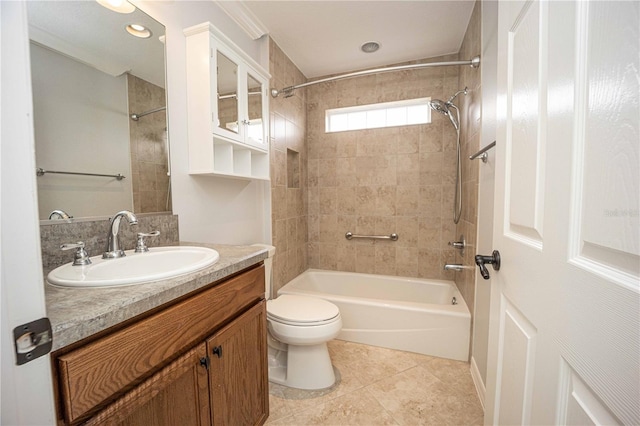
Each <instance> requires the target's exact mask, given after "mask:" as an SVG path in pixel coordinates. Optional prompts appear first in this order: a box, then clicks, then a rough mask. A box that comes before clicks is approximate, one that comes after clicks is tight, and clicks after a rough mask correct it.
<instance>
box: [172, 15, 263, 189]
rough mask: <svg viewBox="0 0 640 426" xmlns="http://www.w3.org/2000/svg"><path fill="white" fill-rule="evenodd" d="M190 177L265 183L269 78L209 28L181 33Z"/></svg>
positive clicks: (206, 25) (195, 27) (256, 64)
mask: <svg viewBox="0 0 640 426" xmlns="http://www.w3.org/2000/svg"><path fill="white" fill-rule="evenodd" d="M184 34H185V36H186V52H187V61H186V63H187V107H188V127H189V173H190V174H197V175H219V176H228V177H237V178H247V179H262V180H269V134H268V131H269V125H268V124H269V123H268V120H269V110H268V99H269V98H268V96H267V91H268V81H269V74H268V72H266V71H265V70H264V69H263V68H262V67H261V66H260V65H259V64H258V63H257V62H255V61H254V60H253V59H252V58H251V57H249V56H248V55H246V54H245V53H244V52H243V51H242V50H241V49H240V48H238V47H237V46H236V45H235V44H234V43H233V42H232V41H231V40H229V39H228V38H227V37H226V36H225V35H224V34H222V33H221V32H220V31H218V30H217V29H216V28H215V27H214V26H213V25H211V23H209V22H205V23H203V24H200V25H196V26H193V27H189V28H187V29H185V30H184Z"/></svg>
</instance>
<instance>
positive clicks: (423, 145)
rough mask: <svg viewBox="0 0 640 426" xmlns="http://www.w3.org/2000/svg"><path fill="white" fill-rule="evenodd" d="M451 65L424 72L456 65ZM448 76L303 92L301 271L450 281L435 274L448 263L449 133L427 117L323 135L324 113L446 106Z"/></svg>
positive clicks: (444, 72)
mask: <svg viewBox="0 0 640 426" xmlns="http://www.w3.org/2000/svg"><path fill="white" fill-rule="evenodd" d="M455 59H457V55H455V56H453V55H452V56H443V57H437V58H429V59H428V60H425V61H426V62H436V61H443V60H444V61H446V60H455ZM458 74H459V70H458V68H457V67H434V68H426V69H422V70H412V71H403V72H395V73H387V74H379V75H374V76H367V77H359V78H354V79H346V80H340V81H335V82H330V83H323V84H319V85H315V86H310V87H308V88H307V89H306V92H307V93H306V94H307V144H308V155H309V157H308V158H309V160H308V161H309V162H308V168H309V171H308V173H309V182H308V183H309V266H310V267H313V268H321V269H331V270H342V271H356V272H364V273H375V274H388V275H400V276H409V277H424V278H447V279H453V274H452V273H451V272H446V271H444V270H443V265H444V263H446V262H448V261H452V260H453V256H454V253H453V252H452V251H451V250H450V249H449V248H448V246H447V242H448V241H451V240H453V239H454V238H455V234H456V229H455V226H454V224H453V220H452V219H451V217H452V203H453V190H454V183H455V163H454V162H455V140H456V133H455V130H454V128H453V126H452V125H451V124H450V122H449V120H448V119H447V118H446V117H444V116H443V115H440V114H436V113H434V114H433V115H432V123H430V124H425V125H414V126H406V127H393V128H386V129H371V130H360V131H349V132H339V133H329V134H327V133H325V131H324V126H325V110H326V109H329V108H336V107H348V106H354V105H362V104H369V103H376V102H388V101H397V100H402V99H411V98H418V97H431V98H438V99H445V100H446V99H448V97H449V96H451V94H452V93H454V92H455V91H457V90H458V84H459V75H458ZM347 231H351V232H354V233H357V234H377V235H381V234H387V235H388V234H390V233H393V232H395V233H397V234H398V235H399V240H398V241H397V242H391V241H371V240H352V241H347V240H346V239H345V237H344V234H345V232H347Z"/></svg>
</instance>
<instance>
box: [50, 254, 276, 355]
mask: <svg viewBox="0 0 640 426" xmlns="http://www.w3.org/2000/svg"><path fill="white" fill-rule="evenodd" d="M181 245H194V246H195V245H197V246H204V247H210V248H213V249H215V250H217V251H218V253H220V259H219V260H218V261H217V262H216V263H215V264H213V265H212V266H209V267H207V268H205V269H201V270H199V271H196V272H194V273H191V274H186V275H182V276H179V277H175V278H171V279H166V280H158V281H154V282H150V283H145V284H136V285H130V286H120V287H109V288H62V287H54V286H52V285H50V284H48V283H45V297H46V303H47V316H48V317H49V320H51V327H52V329H53V350H54V351H55V350H57V349H60V348H63V347H65V346H67V345H70V344H71V343H75V342H77V341H80V340H82V339H84V338H86V337H89V336H91V335H93V334H95V333H98V332H100V331H102V330H105V329H107V328H109V327H111V326H114V325H116V324H119V323H121V322H123V321H126V320H128V319H130V318H133V317H135V316H137V315H139V314H142V313H144V312H146V311H148V310H150V309H153V308H155V307H158V306H160V305H163V304H165V303H167V302H170V301H171V300H173V299H175V298H177V297H180V296H183V295H185V294H187V293H190V292H192V291H194V290H197V289H199V288H201V287H204V286H206V285H208V284H210V283H212V282H214V281H217V280H220V279H222V278H225V277H227V276H229V275H231V274H233V273H235V272H238V271H241V270H243V269H245V268H248V267H249V266H251V265H255V264H257V263H259V262H261V261H262V260H264V259H266V258H267V251H266V250H265V249H262V248H258V247H252V246H228V245H220V244H200V243H181ZM152 249H153V248H152Z"/></svg>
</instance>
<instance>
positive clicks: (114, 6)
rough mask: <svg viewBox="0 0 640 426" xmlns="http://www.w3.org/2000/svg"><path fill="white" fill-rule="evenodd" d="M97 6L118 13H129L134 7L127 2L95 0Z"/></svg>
mask: <svg viewBox="0 0 640 426" xmlns="http://www.w3.org/2000/svg"><path fill="white" fill-rule="evenodd" d="M96 1H97V2H98V4H99V5H101V6H104V7H106V8H107V9H109V10H113V11H114V12H118V13H131V12H133V11H134V10H136V7H135V6H134V5H132V4H131V3H129V2H128V1H127V0H96Z"/></svg>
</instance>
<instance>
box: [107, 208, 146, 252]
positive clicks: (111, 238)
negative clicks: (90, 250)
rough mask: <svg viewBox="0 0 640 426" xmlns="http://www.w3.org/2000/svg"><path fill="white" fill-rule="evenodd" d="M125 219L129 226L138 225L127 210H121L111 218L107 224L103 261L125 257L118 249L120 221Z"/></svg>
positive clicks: (134, 217)
mask: <svg viewBox="0 0 640 426" xmlns="http://www.w3.org/2000/svg"><path fill="white" fill-rule="evenodd" d="M123 217H125V218H126V219H127V221H128V222H129V225H135V224H137V223H138V218H137V217H136V216H135V215H134V214H133V213H131V212H130V211H129V210H122V211H121V212H118V213H116V214H115V216H113V218H112V219H111V222H110V223H109V233H108V234H107V249H106V251H105V252H104V253H103V254H102V258H103V259H116V258H118V257H123V256H125V254H124V250H122V249H121V248H120V236H119V235H118V231H120V220H121V219H122V218H123Z"/></svg>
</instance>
